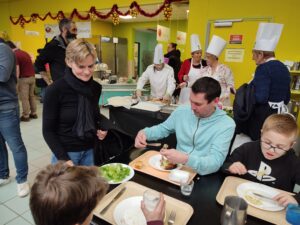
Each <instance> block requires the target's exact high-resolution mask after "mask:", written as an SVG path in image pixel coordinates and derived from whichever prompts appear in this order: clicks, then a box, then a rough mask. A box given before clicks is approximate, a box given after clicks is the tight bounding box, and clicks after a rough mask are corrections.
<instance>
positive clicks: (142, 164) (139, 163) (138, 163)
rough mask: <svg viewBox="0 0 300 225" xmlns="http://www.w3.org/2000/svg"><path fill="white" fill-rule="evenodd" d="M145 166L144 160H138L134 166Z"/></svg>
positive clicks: (140, 167) (139, 167) (138, 167)
mask: <svg viewBox="0 0 300 225" xmlns="http://www.w3.org/2000/svg"><path fill="white" fill-rule="evenodd" d="M143 166H144V163H143V162H142V161H137V162H136V163H135V164H134V168H136V169H138V170H140V169H142V167H143Z"/></svg>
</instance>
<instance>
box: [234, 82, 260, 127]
mask: <svg viewBox="0 0 300 225" xmlns="http://www.w3.org/2000/svg"><path fill="white" fill-rule="evenodd" d="M254 107H255V94H254V86H253V85H252V84H251V83H250V84H247V83H245V84H243V85H242V86H240V87H239V88H238V89H237V91H236V94H235V99H234V101H233V118H234V121H236V123H237V122H246V121H247V120H248V119H249V118H250V116H251V114H252V112H253V110H254Z"/></svg>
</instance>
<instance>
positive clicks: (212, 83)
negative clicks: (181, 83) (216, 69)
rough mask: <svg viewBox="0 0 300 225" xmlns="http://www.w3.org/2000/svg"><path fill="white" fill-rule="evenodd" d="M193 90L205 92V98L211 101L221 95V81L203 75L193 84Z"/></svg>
mask: <svg viewBox="0 0 300 225" xmlns="http://www.w3.org/2000/svg"><path fill="white" fill-rule="evenodd" d="M192 92H193V93H194V94H198V93H205V99H206V100H207V101H208V103H210V102H211V101H213V100H214V99H215V98H217V97H220V95H221V85H220V83H219V81H217V80H215V79H213V78H211V77H202V78H199V79H198V80H196V82H195V83H194V84H193V85H192Z"/></svg>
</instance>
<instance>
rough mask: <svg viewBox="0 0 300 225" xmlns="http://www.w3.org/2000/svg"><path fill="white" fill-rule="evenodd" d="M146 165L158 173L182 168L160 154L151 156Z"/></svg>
mask: <svg viewBox="0 0 300 225" xmlns="http://www.w3.org/2000/svg"><path fill="white" fill-rule="evenodd" d="M148 163H149V165H150V166H152V167H153V168H154V169H157V170H160V171H171V170H174V169H180V168H181V167H182V165H181V164H173V163H171V162H170V161H169V160H167V159H166V158H165V157H163V156H162V155H161V154H157V155H153V156H151V157H150V158H149V160H148Z"/></svg>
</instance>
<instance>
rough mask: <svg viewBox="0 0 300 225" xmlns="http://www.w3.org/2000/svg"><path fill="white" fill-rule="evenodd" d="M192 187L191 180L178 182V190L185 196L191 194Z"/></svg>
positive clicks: (192, 182)
mask: <svg viewBox="0 0 300 225" xmlns="http://www.w3.org/2000/svg"><path fill="white" fill-rule="evenodd" d="M193 188H194V181H193V180H192V181H191V182H188V181H186V182H184V181H182V182H180V190H181V194H183V195H185V196H190V195H191V194H192V191H193Z"/></svg>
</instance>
